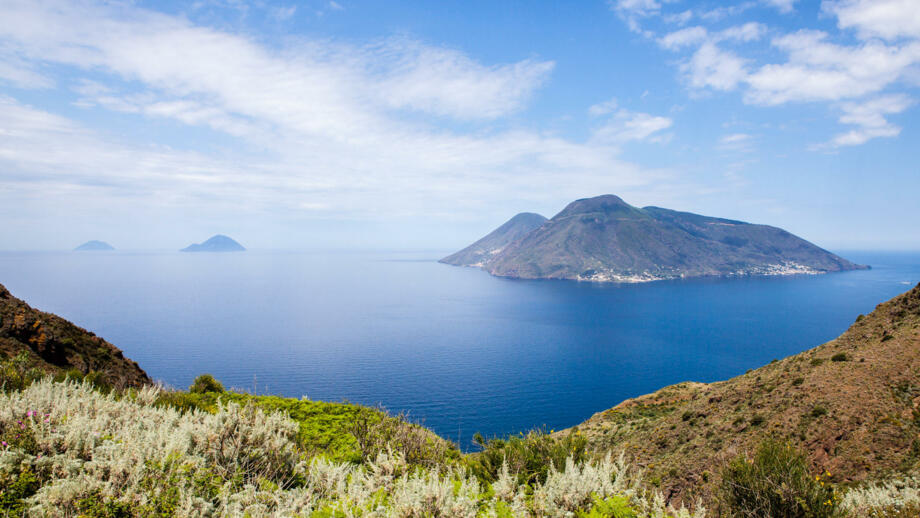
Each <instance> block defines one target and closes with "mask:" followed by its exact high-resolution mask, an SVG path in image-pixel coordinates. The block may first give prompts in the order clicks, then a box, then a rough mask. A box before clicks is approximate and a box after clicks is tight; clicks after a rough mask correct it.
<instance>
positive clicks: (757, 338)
mask: <svg viewBox="0 0 920 518" xmlns="http://www.w3.org/2000/svg"><path fill="white" fill-rule="evenodd" d="M446 253H447V252H446V251H445V252H440V251H438V252H375V253H344V252H339V253H331V252H330V253H325V252H323V253H319V252H313V253H306V252H304V253H285V252H259V251H248V252H243V253H231V254H210V253H204V254H180V253H177V252H163V253H130V252H115V253H71V252H62V253H10V252H7V253H0V283H3V284H5V285H6V286H7V288H9V289H10V291H12V292H13V294H14V295H16V296H18V297H20V298H23V299H25V300H26V301H27V302H29V303H30V304H31V305H33V306H35V307H37V308H40V309H43V310H46V311H51V312H54V313H57V314H59V315H61V316H63V317H65V318H68V319H70V320H72V321H74V322H75V323H77V324H78V325H80V326H83V327H86V328H88V329H90V330H92V331H94V332H96V333H97V334H99V335H101V336H103V337H105V338H106V339H107V340H109V341H111V342H112V343H114V344H115V345H117V346H118V347H120V348H122V349H123V350H124V351H125V353H126V355H127V356H128V357H130V358H132V359H134V360H136V361H137V362H139V363H140V365H141V366H142V367H143V368H144V369H145V370H146V371H147V372H148V373H149V374H150V375H151V376H153V377H154V378H157V379H160V380H163V381H164V382H166V383H168V384H171V385H173V386H176V387H187V386H188V385H189V384H190V383H191V381H192V380H193V379H194V377H195V376H196V375H198V374H200V373H204V372H209V373H212V374H214V375H215V376H216V377H217V378H218V379H220V380H221V381H223V382H224V384H225V385H229V386H233V387H238V388H243V389H246V390H250V391H252V390H255V391H258V392H267V393H277V394H282V395H285V396H293V397H300V396H304V395H306V396H308V397H310V398H313V399H321V400H330V401H340V400H345V399H347V400H349V401H353V402H359V403H364V404H377V403H380V404H383V405H384V406H386V407H387V408H388V409H390V410H391V411H394V412H395V411H402V410H406V411H408V412H410V415H412V416H413V417H415V418H416V419H420V420H423V421H424V423H425V424H426V425H427V426H430V427H432V428H433V429H434V430H435V431H436V432H438V433H439V434H441V435H444V436H446V437H450V438H453V439H455V440H456V439H457V438H458V437H459V438H460V442H461V444H462V445H463V446H464V447H467V446H469V443H470V437H471V435H472V434H473V432H476V431H479V432H482V433H483V434H484V435H487V436H491V435H505V434H509V433H516V432H518V431H522V430H527V429H530V428H533V427H537V426H546V427H547V428H548V429H559V428H563V427H568V426H572V425H575V424H577V423H579V422H581V421H583V420H584V419H586V418H588V417H590V416H591V415H592V414H593V413H594V412H597V411H600V410H604V409H606V408H609V407H611V406H613V405H615V404H617V403H618V402H620V401H621V400H623V399H625V398H628V397H633V396H637V395H640V394H644V393H647V392H651V391H654V390H656V389H658V388H661V387H662V386H665V385H669V384H673V383H677V382H680V381H686V380H694V381H714V380H720V379H726V378H729V377H731V376H735V375H737V374H741V373H743V372H744V371H746V370H747V369H750V368H756V367H758V366H760V365H763V364H765V363H767V362H769V361H770V360H772V359H774V358H782V357H784V356H788V355H790V354H794V353H797V352H800V351H803V350H805V349H808V348H811V347H813V346H815V345H818V344H820V343H822V342H825V341H827V340H830V339H832V338H834V337H835V336H837V335H838V334H840V333H841V332H842V331H844V330H845V329H846V328H847V326H848V325H849V324H850V323H851V322H852V321H853V320H854V319H855V317H856V316H857V315H858V314H860V313H867V312H870V311H871V310H872V309H873V308H874V307H875V305H876V304H878V303H880V302H882V301H884V300H887V299H889V298H891V297H892V296H894V295H896V294H898V293H901V292H903V291H906V290H907V289H909V288H910V287H911V286H913V285H914V284H916V283H917V282H918V281H920V253H857V252H850V253H844V254H843V255H844V256H845V257H847V258H848V259H850V260H853V261H856V262H861V263H867V264H871V265H872V266H873V269H872V270H869V271H855V272H844V273H836V274H828V275H819V276H797V277H774V278H742V279H701V280H689V281H665V282H656V283H649V284H640V285H601V284H590V283H578V282H573V281H520V280H509V279H500V278H495V277H491V276H489V275H488V274H486V273H484V272H481V271H479V270H475V269H470V268H458V267H453V266H447V265H442V264H438V263H437V262H435V259H436V258H438V257H440V256H442V255H446Z"/></svg>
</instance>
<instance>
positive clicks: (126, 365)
mask: <svg viewBox="0 0 920 518" xmlns="http://www.w3.org/2000/svg"><path fill="white" fill-rule="evenodd" d="M22 352H25V353H27V354H28V356H29V358H30V360H31V361H32V362H33V363H34V364H35V365H36V366H38V367H39V368H41V369H42V370H44V371H45V372H50V373H57V372H61V371H66V370H69V369H76V370H78V371H80V372H81V373H83V374H88V373H90V372H98V373H101V374H103V376H104V377H105V380H106V381H107V382H108V383H111V384H112V385H115V386H117V387H128V386H140V385H144V384H147V383H150V378H148V377H147V373H145V372H144V371H143V370H142V369H141V368H140V366H138V364H137V363H136V362H134V361H132V360H129V359H128V358H125V357H124V355H123V354H122V352H121V350H120V349H118V348H117V347H115V346H114V345H112V344H110V343H109V342H107V341H105V340H103V339H102V338H100V337H98V336H96V335H95V334H93V333H91V332H89V331H87V330H86V329H83V328H81V327H77V326H76V325H74V324H72V323H71V322H68V321H67V320H64V319H63V318H61V317H59V316H57V315H53V314H51V313H45V312H44V311H39V310H37V309H34V308H32V307H31V306H29V305H28V304H26V303H25V302H23V301H22V300H20V299H17V298H16V297H14V296H13V295H12V294H10V292H9V291H8V290H7V289H6V288H5V287H4V286H3V285H0V358H2V357H5V356H15V355H17V354H20V353H22Z"/></svg>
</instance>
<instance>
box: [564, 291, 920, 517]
mask: <svg viewBox="0 0 920 518" xmlns="http://www.w3.org/2000/svg"><path fill="white" fill-rule="evenodd" d="M918 329H920V286H917V287H915V288H913V289H911V290H909V291H907V292H906V293H904V294H902V295H900V296H897V297H895V298H893V299H892V300H890V301H888V302H884V303H882V304H879V305H878V307H877V308H876V309H875V310H874V311H873V312H872V313H870V314H868V315H865V316H864V317H863V318H861V319H859V321H858V322H856V323H854V324H853V325H852V326H851V328H850V329H849V330H847V331H846V332H845V333H844V334H842V335H841V336H840V337H838V338H837V339H835V340H832V341H830V342H828V343H826V344H824V345H821V346H819V347H816V348H814V349H811V350H809V351H805V352H803V353H801V354H798V355H795V356H792V357H789V358H785V359H781V360H779V361H776V362H771V363H769V364H768V365H765V366H763V367H761V368H759V369H754V370H752V371H750V372H748V373H745V374H743V375H740V376H737V377H735V378H733V379H730V380H726V381H722V382H716V383H709V384H704V383H681V384H678V385H673V386H670V387H665V388H663V389H661V390H659V391H657V392H655V393H652V394H648V395H644V396H641V397H638V398H636V399H632V400H627V401H624V402H622V403H620V404H619V405H617V406H616V407H615V408H612V409H610V410H606V411H603V412H599V413H597V414H595V415H594V416H593V417H592V418H591V419H589V420H588V421H586V422H584V423H581V424H579V425H578V430H579V431H580V432H581V433H582V434H584V436H585V437H586V438H587V440H588V446H587V449H588V452H589V455H595V454H597V453H602V452H606V451H614V452H620V451H625V452H626V454H627V458H629V459H630V460H631V461H632V462H633V463H635V464H638V465H642V466H647V467H648V475H647V479H648V480H650V481H660V489H661V491H663V492H665V493H666V494H669V495H670V498H671V501H675V500H677V501H684V502H692V501H694V500H695V499H696V498H697V497H702V498H703V499H704V501H705V502H706V503H707V504H708V506H709V507H714V506H715V504H716V498H715V496H716V494H717V493H718V491H719V487H720V483H721V474H722V472H723V468H724V466H723V464H724V463H725V459H731V458H734V457H735V456H736V455H738V454H739V453H748V454H750V453H751V452H754V451H756V450H757V448H758V445H759V444H760V443H761V442H762V441H764V440H766V439H768V438H770V437H775V436H780V437H782V438H783V439H784V440H786V441H789V442H790V444H791V445H792V446H793V447H794V448H795V449H798V450H800V451H803V452H805V453H806V455H807V457H808V458H807V460H808V463H809V467H810V468H811V469H813V470H814V472H815V473H816V474H820V473H824V472H825V471H829V472H831V473H834V474H835V476H837V477H840V479H841V480H847V481H848V483H850V484H856V485H859V484H861V483H867V482H871V481H874V480H888V479H894V480H899V479H904V478H910V477H913V476H915V475H916V474H917V472H918V471H920V440H918V439H917V438H918V437H920V333H918ZM887 336H891V337H893V338H885V337H887ZM753 340H756V337H752V341H753Z"/></svg>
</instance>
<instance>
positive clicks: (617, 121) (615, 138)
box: [592, 110, 674, 144]
mask: <svg viewBox="0 0 920 518" xmlns="http://www.w3.org/2000/svg"><path fill="white" fill-rule="evenodd" d="M673 123H674V121H672V120H671V119H669V118H667V117H661V116H656V115H650V114H648V113H639V112H632V111H629V110H619V111H618V112H617V113H616V114H615V115H614V116H613V117H611V118H610V119H609V120H608V121H607V122H606V123H605V124H604V125H603V126H601V127H600V128H598V129H597V130H595V132H594V135H593V137H592V139H593V140H594V141H596V142H610V143H615V144H620V143H625V142H629V141H641V140H652V141H656V139H660V138H661V137H659V136H657V135H656V134H657V133H659V132H661V131H662V130H666V129H668V128H670V127H671V126H672V125H673ZM650 137H651V138H650Z"/></svg>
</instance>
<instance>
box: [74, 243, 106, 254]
mask: <svg viewBox="0 0 920 518" xmlns="http://www.w3.org/2000/svg"><path fill="white" fill-rule="evenodd" d="M110 250H115V247H114V246H112V245H110V244H108V243H106V242H105V241H96V240H92V241H87V242H85V243H83V244H82V245H80V246H78V247H76V248H74V249H73V251H74V252H103V251H110Z"/></svg>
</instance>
